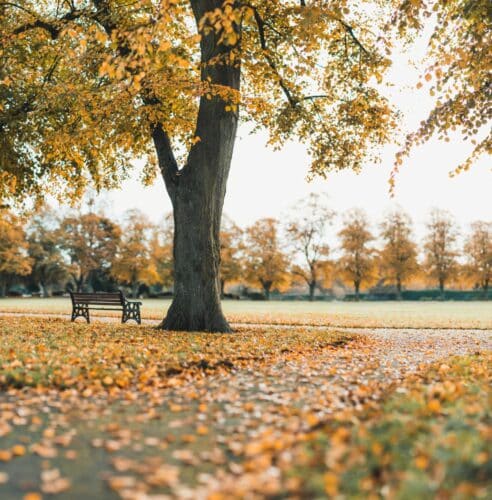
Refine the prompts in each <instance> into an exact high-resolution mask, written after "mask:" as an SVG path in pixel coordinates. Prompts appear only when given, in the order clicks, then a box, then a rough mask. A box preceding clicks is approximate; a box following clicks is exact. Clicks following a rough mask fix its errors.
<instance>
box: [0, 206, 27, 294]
mask: <svg viewBox="0 0 492 500" xmlns="http://www.w3.org/2000/svg"><path fill="white" fill-rule="evenodd" d="M27 248H28V243H27V240H26V234H25V231H24V224H23V221H22V219H21V218H20V217H18V216H17V215H15V214H14V213H12V212H10V211H8V210H6V209H0V297H4V296H5V294H6V292H7V288H8V286H9V285H11V284H12V283H13V282H14V281H15V280H16V278H17V277H19V276H27V275H28V274H29V273H30V272H31V266H32V259H31V258H30V257H29V256H28V254H27Z"/></svg>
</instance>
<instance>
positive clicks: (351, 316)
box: [0, 297, 492, 329]
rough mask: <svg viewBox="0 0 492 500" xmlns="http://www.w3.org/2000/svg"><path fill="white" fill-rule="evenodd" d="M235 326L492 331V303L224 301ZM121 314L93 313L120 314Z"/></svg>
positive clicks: (26, 301) (7, 307)
mask: <svg viewBox="0 0 492 500" xmlns="http://www.w3.org/2000/svg"><path fill="white" fill-rule="evenodd" d="M142 302H143V306H142V317H143V318H145V319H148V320H159V319H162V317H163V315H164V313H165V311H166V310H167V308H168V307H169V304H170V301H169V300H163V299H143V300H142ZM223 307H224V311H225V314H226V315H227V318H228V319H229V321H231V322H232V323H241V324H244V323H260V324H277V325H313V326H333V327H347V328H348V327H350V328H453V329H462V328H477V329H492V303H490V302H485V301H484V302H479V301H477V302H451V301H450V302H417V301H415V302H413V301H408V302H390V301H388V302H358V303H356V302H307V301H306V302H304V301H296V302H294V301H270V302H261V301H248V300H244V301H242V300H241V301H224V302H223ZM6 312H16V313H40V314H53V315H69V314H70V312H71V302H70V299H69V298H64V297H57V298H49V299H42V298H6V299H0V313H6ZM118 314H119V313H118V312H107V313H104V312H100V311H94V312H91V315H93V316H97V315H104V316H109V315H111V316H117V315H118Z"/></svg>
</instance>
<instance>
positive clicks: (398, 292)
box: [396, 276, 402, 300]
mask: <svg viewBox="0 0 492 500" xmlns="http://www.w3.org/2000/svg"><path fill="white" fill-rule="evenodd" d="M401 288H402V287H401V278H400V277H399V276H398V277H397V278H396V298H397V300H401V299H402V296H401Z"/></svg>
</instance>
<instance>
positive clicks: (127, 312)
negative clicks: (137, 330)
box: [121, 304, 142, 325]
mask: <svg viewBox="0 0 492 500" xmlns="http://www.w3.org/2000/svg"><path fill="white" fill-rule="evenodd" d="M130 319H133V320H135V321H136V322H137V323H138V324H139V325H141V324H142V319H141V317H140V305H139V304H125V305H124V306H123V313H122V315H121V322H122V323H126V322H127V321H128V320H130Z"/></svg>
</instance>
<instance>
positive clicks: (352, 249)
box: [338, 209, 375, 300]
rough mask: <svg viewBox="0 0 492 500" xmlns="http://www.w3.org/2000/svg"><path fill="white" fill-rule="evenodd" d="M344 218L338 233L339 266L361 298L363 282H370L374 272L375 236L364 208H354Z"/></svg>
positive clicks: (357, 296)
mask: <svg viewBox="0 0 492 500" xmlns="http://www.w3.org/2000/svg"><path fill="white" fill-rule="evenodd" d="M344 219H345V220H344V222H343V227H342V229H341V230H340V231H339V233H338V236H339V238H340V246H341V249H342V256H341V258H340V260H339V261H338V267H339V269H340V271H341V274H342V276H343V277H344V278H345V279H347V280H348V281H349V282H350V283H351V284H353V286H354V291H355V298H356V300H359V296H360V287H361V285H362V283H363V282H368V281H369V280H370V279H371V278H372V277H373V274H374V264H375V263H374V248H372V247H370V246H369V244H370V242H371V241H372V240H374V236H373V235H372V233H371V231H370V224H369V220H368V218H367V215H366V213H365V212H364V211H363V210H361V209H353V210H351V211H350V212H348V213H347V214H346V215H345V218H344Z"/></svg>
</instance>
